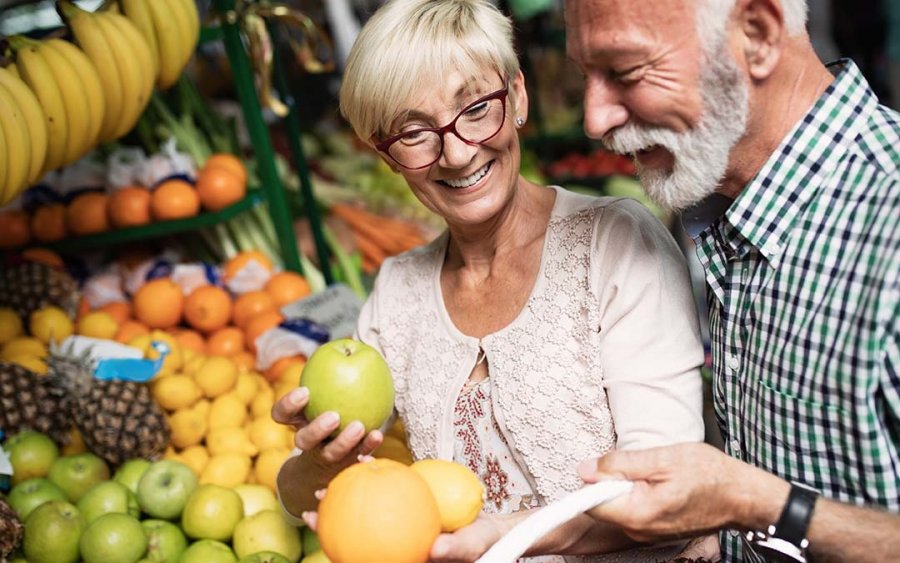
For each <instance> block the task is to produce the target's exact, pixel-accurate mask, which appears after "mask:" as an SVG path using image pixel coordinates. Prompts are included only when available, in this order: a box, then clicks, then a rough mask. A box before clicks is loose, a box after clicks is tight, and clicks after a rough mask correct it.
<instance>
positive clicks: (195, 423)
mask: <svg viewBox="0 0 900 563" xmlns="http://www.w3.org/2000/svg"><path fill="white" fill-rule="evenodd" d="M208 427H209V426H208V424H207V421H206V417H205V416H203V415H202V414H200V413H199V412H197V411H195V410H194V409H181V410H177V411H175V412H174V413H173V414H172V416H170V417H169V434H170V438H169V440H170V441H171V442H172V445H173V446H175V447H176V448H187V447H188V446H193V445H195V444H199V443H200V442H201V441H203V436H205V435H206V431H207V429H208Z"/></svg>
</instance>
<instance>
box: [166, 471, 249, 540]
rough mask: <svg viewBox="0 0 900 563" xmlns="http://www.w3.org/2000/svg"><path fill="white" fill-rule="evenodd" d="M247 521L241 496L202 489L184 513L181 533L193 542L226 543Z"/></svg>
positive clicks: (207, 487)
mask: <svg viewBox="0 0 900 563" xmlns="http://www.w3.org/2000/svg"><path fill="white" fill-rule="evenodd" d="M243 517H244V503H243V501H241V497H240V495H238V494H237V493H236V492H234V491H232V490H231V489H226V488H225V487H221V486H219V485H211V484H207V485H200V486H199V487H198V488H197V490H195V491H194V492H193V493H192V494H191V496H190V498H189V499H188V501H187V504H186V505H185V507H184V512H182V513H181V529H182V530H184V533H185V534H187V536H188V537H190V538H196V539H206V540H219V541H226V540H228V539H229V538H231V534H232V533H233V532H234V527H235V526H236V525H237V523H238V522H240V521H241V518H243Z"/></svg>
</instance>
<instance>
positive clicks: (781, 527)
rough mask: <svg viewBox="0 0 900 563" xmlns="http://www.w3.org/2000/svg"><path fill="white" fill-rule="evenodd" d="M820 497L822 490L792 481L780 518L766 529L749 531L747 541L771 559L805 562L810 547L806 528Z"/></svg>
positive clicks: (757, 551)
mask: <svg viewBox="0 0 900 563" xmlns="http://www.w3.org/2000/svg"><path fill="white" fill-rule="evenodd" d="M817 498H819V492H818V491H816V490H815V489H812V488H810V487H808V486H806V485H804V484H802V483H794V482H792V483H791V492H790V494H789V495H788V499H787V502H786V503H785V505H784V509H782V511H781V516H780V517H779V518H778V522H776V523H775V524H772V525H771V526H769V527H768V529H766V531H765V532H761V531H759V530H751V531H749V532H747V535H746V539H747V542H748V543H749V544H750V545H751V546H752V548H753V550H754V551H755V552H756V553H758V554H759V555H762V556H764V557H765V558H766V559H767V560H769V561H791V562H798V563H806V548H807V547H809V540H808V539H807V538H806V532H807V530H808V529H809V521H810V520H811V519H812V513H813V509H814V508H815V506H816V499H817Z"/></svg>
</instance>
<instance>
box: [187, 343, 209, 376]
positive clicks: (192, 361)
mask: <svg viewBox="0 0 900 563" xmlns="http://www.w3.org/2000/svg"><path fill="white" fill-rule="evenodd" d="M181 355H182V365H181V371H183V372H184V373H186V374H188V375H193V374H195V373H197V370H199V369H200V366H202V365H203V362H205V361H206V356H204V355H203V354H201V353H199V352H197V351H195V350H191V349H190V348H182V350H181Z"/></svg>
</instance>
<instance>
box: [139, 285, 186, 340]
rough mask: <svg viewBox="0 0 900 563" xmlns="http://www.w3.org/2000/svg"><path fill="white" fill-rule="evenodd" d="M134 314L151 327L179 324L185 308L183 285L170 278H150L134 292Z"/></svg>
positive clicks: (167, 326) (166, 326)
mask: <svg viewBox="0 0 900 563" xmlns="http://www.w3.org/2000/svg"><path fill="white" fill-rule="evenodd" d="M132 304H133V305H134V316H135V318H137V320H139V321H141V322H142V323H144V324H145V325H147V326H148V327H150V328H169V327H173V326H175V325H177V324H178V322H179V321H180V320H181V313H182V310H183V308H184V294H183V293H182V292H181V286H180V285H178V284H177V283H175V282H173V281H172V280H170V279H169V278H159V279H155V280H150V281H148V282H147V283H145V284H144V285H142V286H141V288H140V289H138V290H137V292H136V293H135V294H134V299H133V300H132Z"/></svg>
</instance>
